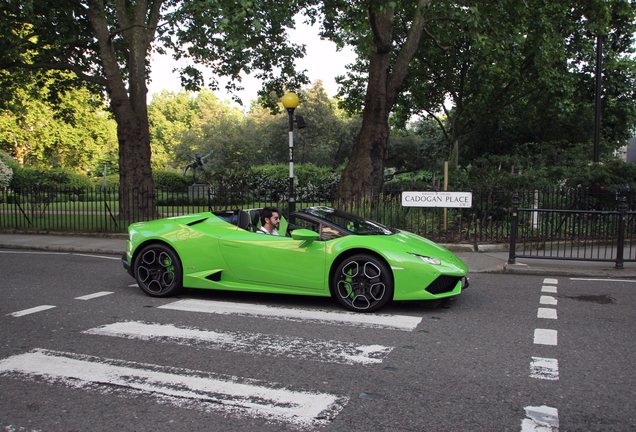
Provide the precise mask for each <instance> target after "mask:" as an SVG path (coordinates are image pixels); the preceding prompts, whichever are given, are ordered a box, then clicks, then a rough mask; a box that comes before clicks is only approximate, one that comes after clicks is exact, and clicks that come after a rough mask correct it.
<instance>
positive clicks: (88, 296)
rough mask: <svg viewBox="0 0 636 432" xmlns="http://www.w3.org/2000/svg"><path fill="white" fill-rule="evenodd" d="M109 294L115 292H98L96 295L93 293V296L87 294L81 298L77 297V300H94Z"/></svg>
mask: <svg viewBox="0 0 636 432" xmlns="http://www.w3.org/2000/svg"><path fill="white" fill-rule="evenodd" d="M109 294H113V292H112V291H100V292H96V293H93V294H87V295H85V296H81V297H75V300H92V299H94V298H97V297H103V296H107V295H109Z"/></svg>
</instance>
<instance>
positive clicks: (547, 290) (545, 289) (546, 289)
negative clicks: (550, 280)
mask: <svg viewBox="0 0 636 432" xmlns="http://www.w3.org/2000/svg"><path fill="white" fill-rule="evenodd" d="M541 292H545V293H554V294H556V292H557V287H556V286H554V285H543V286H542V287H541Z"/></svg>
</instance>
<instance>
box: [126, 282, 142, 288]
mask: <svg viewBox="0 0 636 432" xmlns="http://www.w3.org/2000/svg"><path fill="white" fill-rule="evenodd" d="M128 288H139V284H136V283H134V284H130V285H128Z"/></svg>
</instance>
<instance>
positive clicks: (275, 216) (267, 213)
mask: <svg viewBox="0 0 636 432" xmlns="http://www.w3.org/2000/svg"><path fill="white" fill-rule="evenodd" d="M279 222H280V212H279V211H278V209H277V208H274V207H265V208H263V210H261V225H263V226H264V227H265V228H266V229H267V230H268V231H271V230H272V229H274V228H278V224H279Z"/></svg>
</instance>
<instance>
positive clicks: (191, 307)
mask: <svg viewBox="0 0 636 432" xmlns="http://www.w3.org/2000/svg"><path fill="white" fill-rule="evenodd" d="M159 308H160V309H173V310H180V311H187V312H204V313H214V314H222V315H241V316H258V317H263V318H271V319H283V320H291V321H317V322H320V323H329V324H346V325H352V326H363V327H375V328H387V329H395V330H404V331H411V330H413V329H415V328H416V327H417V325H418V324H419V323H420V322H421V321H422V318H421V317H414V316H408V315H381V314H363V313H354V312H331V311H321V310H310V309H295V308H283V307H276V306H267V305H259V304H251V303H232V302H220V301H213V300H179V301H176V302H173V303H168V304H166V305H163V306H159Z"/></svg>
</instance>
